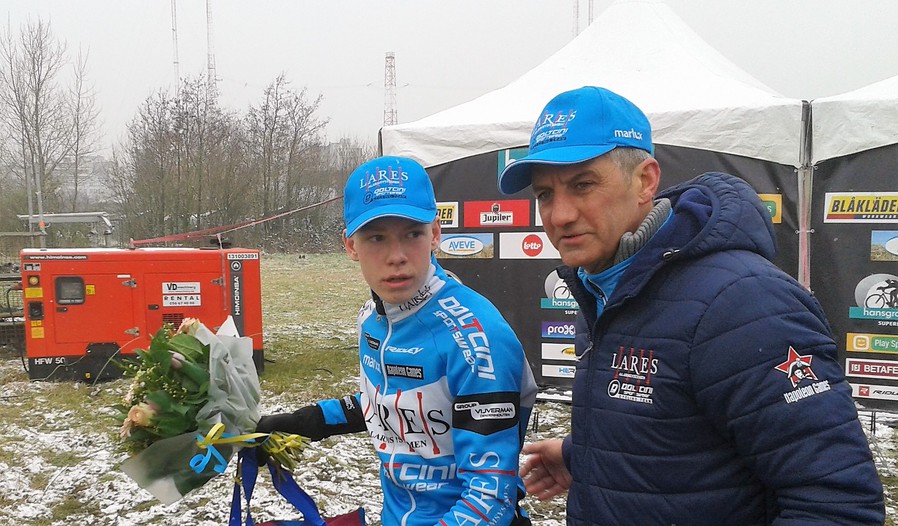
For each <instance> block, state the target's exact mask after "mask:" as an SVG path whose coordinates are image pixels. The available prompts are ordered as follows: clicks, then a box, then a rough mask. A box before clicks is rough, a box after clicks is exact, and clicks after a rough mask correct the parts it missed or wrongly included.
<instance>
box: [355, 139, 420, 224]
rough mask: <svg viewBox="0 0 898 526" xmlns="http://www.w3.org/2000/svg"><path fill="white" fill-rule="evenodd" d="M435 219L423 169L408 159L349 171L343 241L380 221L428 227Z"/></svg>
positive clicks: (374, 162)
mask: <svg viewBox="0 0 898 526" xmlns="http://www.w3.org/2000/svg"><path fill="white" fill-rule="evenodd" d="M436 216H437V203H436V198H435V197H434V195H433V184H432V183H431V182H430V177H429V176H428V175H427V172H426V171H424V167H423V166H421V165H420V164H418V163H417V162H416V161H414V160H412V159H408V158H405V157H392V156H386V157H378V158H377V159H372V160H370V161H368V162H366V163H365V164H363V165H361V166H359V167H358V168H356V169H355V170H353V172H352V173H351V174H350V175H349V179H348V180H347V181H346V188H345V189H344V190H343V220H344V221H346V237H349V236H351V235H353V234H355V232H356V231H357V230H358V229H360V228H362V227H363V226H365V225H366V224H368V223H370V222H371V221H374V220H375V219H378V218H380V217H403V218H405V219H410V220H412V221H415V222H418V223H430V222H431V221H433V220H434V218H436Z"/></svg>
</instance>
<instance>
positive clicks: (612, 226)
mask: <svg viewBox="0 0 898 526" xmlns="http://www.w3.org/2000/svg"><path fill="white" fill-rule="evenodd" d="M531 173H532V175H533V178H532V181H533V195H534V196H535V197H536V201H537V204H538V206H539V214H540V216H541V217H542V220H543V228H544V229H545V230H546V234H547V235H548V236H549V240H550V241H551V242H552V244H553V245H554V246H555V248H557V249H558V252H559V253H560V254H561V260H562V261H563V262H564V264H565V265H567V266H569V267H574V268H576V267H583V269H584V270H586V271H587V272H589V273H591V274H593V273H597V272H600V271H602V270H604V269H606V268H608V267H610V266H611V264H612V262H613V261H614V254H615V253H616V252H617V248H618V245H619V243H620V239H621V236H623V235H624V233H625V232H634V231H636V229H637V228H638V227H639V225H640V224H641V223H642V220H643V219H645V217H646V215H648V213H649V212H650V211H651V209H652V206H654V204H653V202H652V199H653V197H654V192H655V190H656V189H657V186H658V178H659V176H660V171H659V170H658V163H657V162H656V161H655V160H654V159H649V160H647V161H643V162H642V163H641V164H640V165H639V166H638V167H637V168H636V169H635V170H634V172H633V174H630V177H627V176H626V175H625V174H624V173H623V172H622V171H621V169H620V168H619V167H618V166H617V165H616V164H615V163H614V162H613V161H611V160H610V159H608V156H607V155H603V156H600V157H597V158H596V159H592V160H590V161H586V162H583V163H580V164H574V165H565V166H552V165H536V166H534V167H533V168H532V171H531Z"/></svg>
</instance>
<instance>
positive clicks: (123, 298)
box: [21, 248, 264, 382]
mask: <svg viewBox="0 0 898 526" xmlns="http://www.w3.org/2000/svg"><path fill="white" fill-rule="evenodd" d="M21 258H22V264H21V269H22V286H23V302H24V312H25V352H26V354H27V357H28V376H29V377H30V378H31V379H32V380H44V379H51V378H52V379H76V380H85V381H90V382H93V381H97V380H104V379H111V378H116V377H119V376H121V374H122V373H121V370H120V369H119V368H118V367H117V366H116V365H115V364H114V361H115V360H117V359H121V358H123V357H127V355H128V354H133V353H134V349H146V348H147V347H148V346H149V343H150V340H151V339H152V337H153V335H154V334H155V333H156V331H158V330H159V328H160V327H162V325H163V324H164V323H170V324H172V325H173V326H174V327H176V328H177V327H178V325H180V323H181V320H183V319H184V318H198V319H199V320H200V321H202V322H203V323H204V324H205V325H206V326H207V327H208V328H209V329H211V330H212V331H213V332H214V331H215V330H217V328H218V326H219V325H220V324H221V323H222V322H224V321H225V320H226V319H227V317H228V316H229V315H230V316H232V317H233V319H234V322H235V324H236V326H237V330H238V331H239V332H240V335H241V336H249V337H251V338H252V340H253V350H254V353H253V358H254V361H255V363H256V369H257V370H258V371H259V372H261V371H262V367H263V363H264V360H263V359H264V356H263V349H262V292H261V278H260V273H259V251H258V250H248V249H242V248H224V249H198V248H137V249H100V248H86V249H24V250H22V252H21ZM123 355H124V356H123Z"/></svg>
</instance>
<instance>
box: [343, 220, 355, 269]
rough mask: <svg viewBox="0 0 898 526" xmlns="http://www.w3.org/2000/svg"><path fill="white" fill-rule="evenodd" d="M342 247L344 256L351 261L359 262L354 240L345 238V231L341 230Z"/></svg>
mask: <svg viewBox="0 0 898 526" xmlns="http://www.w3.org/2000/svg"><path fill="white" fill-rule="evenodd" d="M343 247H344V248H346V254H348V255H349V259H351V260H353V261H358V260H359V253H358V251H357V250H356V249H355V239H353V238H351V237H346V229H345V228H344V229H343Z"/></svg>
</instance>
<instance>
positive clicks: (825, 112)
mask: <svg viewBox="0 0 898 526" xmlns="http://www.w3.org/2000/svg"><path fill="white" fill-rule="evenodd" d="M811 109H812V112H813V119H812V120H813V126H812V129H813V140H814V145H813V155H812V161H813V164H817V163H818V162H820V161H825V160H827V159H833V158H835V157H842V156H845V155H851V154H854V153H858V152H862V151H866V150H871V149H873V148H879V147H881V146H888V145H890V144H896V143H898V76H895V77H891V78H888V79H885V80H882V81H879V82H876V83H873V84H870V85H868V86H865V87H863V88H860V89H856V90H854V91H849V92H847V93H842V94H840V95H835V96H832V97H824V98H820V99H814V100H813V101H812V102H811Z"/></svg>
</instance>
